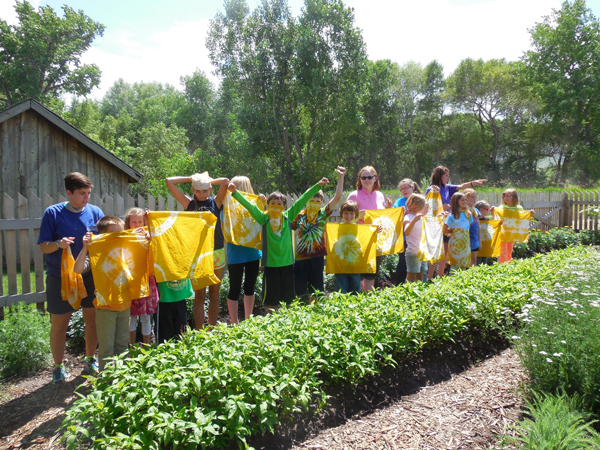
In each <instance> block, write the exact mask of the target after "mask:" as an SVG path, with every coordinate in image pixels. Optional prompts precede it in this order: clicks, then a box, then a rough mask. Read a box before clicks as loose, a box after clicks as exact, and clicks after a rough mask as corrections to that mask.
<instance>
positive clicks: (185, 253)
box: [148, 211, 219, 286]
mask: <svg viewBox="0 0 600 450" xmlns="http://www.w3.org/2000/svg"><path fill="white" fill-rule="evenodd" d="M148 221H149V223H150V235H151V236H152V240H151V241H150V242H151V247H152V256H153V258H154V276H155V277H156V281H157V282H159V283H160V282H163V281H179V280H187V279H191V280H193V279H195V278H202V279H204V278H207V279H208V280H206V282H207V283H208V284H206V285H205V286H208V285H211V284H215V283H218V282H219V279H218V278H217V277H216V276H215V271H214V264H213V249H214V234H215V225H216V224H217V218H216V217H215V216H214V215H213V214H212V213H211V212H204V211H202V212H174V211H171V212H169V211H166V212H159V211H155V212H150V213H148Z"/></svg>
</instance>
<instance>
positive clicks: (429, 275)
mask: <svg viewBox="0 0 600 450" xmlns="http://www.w3.org/2000/svg"><path fill="white" fill-rule="evenodd" d="M435 265H436V263H429V270H428V271H427V278H428V279H430V280H431V279H433V275H434V274H435Z"/></svg>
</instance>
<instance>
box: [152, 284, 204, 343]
mask: <svg viewBox="0 0 600 450" xmlns="http://www.w3.org/2000/svg"><path fill="white" fill-rule="evenodd" d="M157 285H158V293H159V299H160V303H159V306H158V327H157V328H158V337H157V342H158V343H159V344H162V343H163V342H165V341H168V340H169V339H173V338H178V337H179V336H180V335H181V334H183V332H184V331H185V329H186V327H187V325H188V322H187V302H186V300H187V299H188V298H190V297H191V296H192V295H193V294H194V290H193V289H192V283H191V282H190V280H180V281H163V282H161V283H157ZM203 319H204V317H203Z"/></svg>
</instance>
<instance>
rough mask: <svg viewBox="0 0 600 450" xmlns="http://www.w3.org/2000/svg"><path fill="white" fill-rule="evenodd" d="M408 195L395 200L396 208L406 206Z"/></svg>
mask: <svg viewBox="0 0 600 450" xmlns="http://www.w3.org/2000/svg"><path fill="white" fill-rule="evenodd" d="M406 200H408V199H407V198H406V197H400V198H399V199H398V200H396V201H395V202H394V208H400V207H401V206H402V207H404V208H406Z"/></svg>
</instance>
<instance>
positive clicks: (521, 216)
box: [494, 207, 531, 242]
mask: <svg viewBox="0 0 600 450" xmlns="http://www.w3.org/2000/svg"><path fill="white" fill-rule="evenodd" d="M494 218H495V219H502V228H501V230H500V241H502V242H527V240H528V239H529V219H530V218H531V213H530V212H529V211H523V210H519V209H507V208H502V207H499V208H495V209H494Z"/></svg>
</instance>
